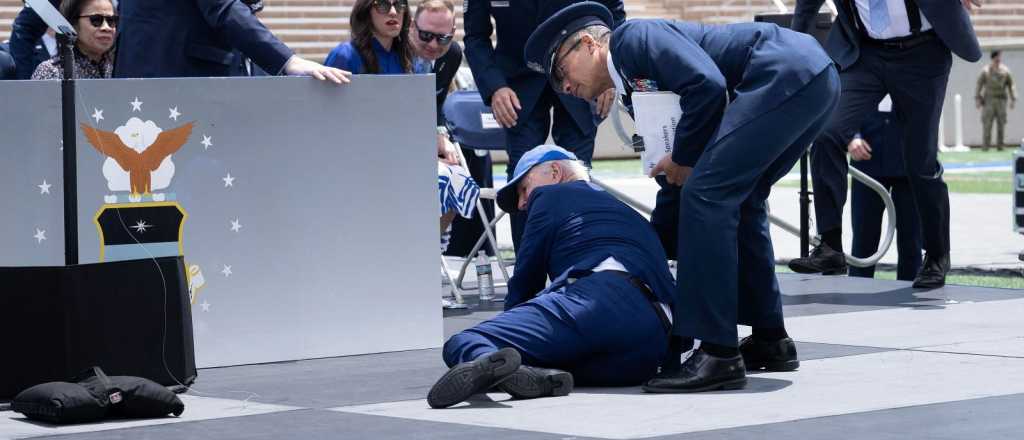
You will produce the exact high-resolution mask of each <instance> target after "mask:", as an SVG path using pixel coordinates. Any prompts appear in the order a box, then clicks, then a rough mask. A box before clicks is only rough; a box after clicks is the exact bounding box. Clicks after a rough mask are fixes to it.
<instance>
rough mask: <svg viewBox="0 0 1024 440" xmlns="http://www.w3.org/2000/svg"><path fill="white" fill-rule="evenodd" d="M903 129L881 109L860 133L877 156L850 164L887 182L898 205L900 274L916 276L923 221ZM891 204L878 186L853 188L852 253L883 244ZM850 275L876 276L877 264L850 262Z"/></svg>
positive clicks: (908, 277)
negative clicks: (884, 222) (884, 220)
mask: <svg viewBox="0 0 1024 440" xmlns="http://www.w3.org/2000/svg"><path fill="white" fill-rule="evenodd" d="M901 134H902V129H901V128H900V126H899V124H898V123H897V122H896V116H895V115H894V114H893V113H890V112H875V113H874V114H872V115H871V116H869V117H868V118H867V120H865V121H864V125H863V126H862V127H861V131H860V135H861V137H862V138H863V139H864V140H865V141H867V143H868V144H869V145H870V146H871V159H868V160H863V161H852V162H850V165H851V166H853V167H854V168H857V169H859V170H861V171H862V172H864V174H867V175H868V176H871V178H873V179H875V180H877V181H878V182H879V183H881V184H882V185H883V186H885V188H886V189H887V190H889V193H890V195H891V196H892V201H893V205H895V207H896V249H897V251H898V253H899V260H898V262H897V265H896V278H897V279H900V280H905V281H910V280H913V279H914V277H915V276H916V275H917V271H918V270H919V269H920V268H921V225H920V221H919V220H918V218H917V206H916V205H914V197H913V195H912V194H911V191H910V183H909V182H908V179H907V175H906V172H905V171H904V169H903V151H902V148H900V143H899V142H900V136H901ZM883 212H885V204H884V203H882V198H881V197H879V196H878V194H877V193H875V191H874V190H872V189H871V188H868V187H867V186H866V185H864V184H863V183H860V182H858V181H854V182H853V186H852V187H851V188H850V215H851V216H852V220H853V222H852V223H853V247H852V249H851V250H850V253H851V254H852V255H853V256H855V257H860V258H865V257H869V256H871V255H873V254H874V253H875V251H877V250H878V241H879V240H880V239H881V236H882V213H883ZM850 276H855V277H867V278H871V277H873V276H875V267H874V266H872V267H853V266H850Z"/></svg>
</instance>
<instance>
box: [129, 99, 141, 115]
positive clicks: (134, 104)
mask: <svg viewBox="0 0 1024 440" xmlns="http://www.w3.org/2000/svg"><path fill="white" fill-rule="evenodd" d="M129 104H131V105H132V111H133V112H141V111H142V101H139V97H138V96H136V97H135V100H134V101H132V102H129Z"/></svg>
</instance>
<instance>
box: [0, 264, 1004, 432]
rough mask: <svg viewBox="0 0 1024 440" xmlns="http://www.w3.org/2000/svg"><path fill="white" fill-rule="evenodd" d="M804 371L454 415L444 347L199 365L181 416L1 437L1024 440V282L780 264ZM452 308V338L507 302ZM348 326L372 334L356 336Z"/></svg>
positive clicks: (501, 402)
mask: <svg viewBox="0 0 1024 440" xmlns="http://www.w3.org/2000/svg"><path fill="white" fill-rule="evenodd" d="M780 280H781V282H782V288H783V292H784V293H785V298H784V303H785V311H786V315H787V326H788V328H789V332H790V334H791V335H793V337H794V339H796V340H797V341H798V350H799V352H800V356H801V360H802V366H801V369H800V370H798V371H796V372H791V373H762V374H754V375H752V376H751V380H750V383H749V386H748V388H747V389H745V390H741V391H731V392H716V393H704V394H694V395H646V394H643V393H642V392H641V391H640V390H639V388H617V389H593V388H591V389H588V388H580V389H577V390H576V391H575V392H574V393H573V394H572V395H570V396H567V397H561V398H549V399H537V400H532V401H512V400H509V397H508V396H507V395H504V394H501V393H495V394H489V395H487V396H480V397H479V398H478V399H476V400H473V401H471V402H469V403H467V404H462V405H460V406H457V407H454V408H452V409H448V410H431V409H429V408H427V405H426V403H425V401H424V400H423V399H424V396H425V395H426V392H427V390H428V389H429V387H430V386H431V385H432V384H433V382H434V380H435V379H436V378H437V377H439V376H440V375H441V374H442V373H443V372H444V371H445V368H444V366H443V364H442V362H441V359H440V353H439V350H436V349H435V350H420V351H409V352H400V353H383V354H375V355H364V356H351V357H342V358H330V359H316V360H306V361H298V362H286V363H275V364H264V365H247V366H238V367H227V368H213V369H204V370H200V373H199V380H198V381H197V382H196V384H195V387H194V389H193V391H192V392H190V393H188V395H185V396H183V399H184V400H185V402H186V411H185V414H183V415H182V417H181V418H167V419H160V420H147V421H115V422H107V423H101V424H91V425H79V426H71V427H53V426H48V425H42V424H35V423H29V422H27V421H25V419H24V418H22V417H20V415H18V414H14V413H11V412H10V411H4V412H0V438H27V437H53V436H59V437H60V438H67V439H161V440H162V439H168V440H170V439H279V438H287V439H337V438H358V439H379V438H402V439H404V438H424V439H434V438H437V439H442V438H443V439H462V438H467V439H468V438H473V439H479V438H493V439H517V438H529V439H570V438H571V439H582V438H612V439H622V438H673V439H676V438H678V439H696V438H700V439H746V438H757V439H761V438H794V439H815V438H829V439H834V438H842V439H872V440H877V439H886V438H913V439H925V438H929V439H932V438H934V439H1002V438H1005V439H1020V438H1022V436H1024V434H1022V433H1024V418H1021V417H1020V415H1021V414H1024V381H1021V380H1020V378H1021V376H1022V375H1024V319H1022V316H1024V291H1019V290H1002V289H984V288H973V287H960V286H947V287H946V288H944V289H938V290H932V291H917V290H914V289H911V288H910V287H909V284H908V283H904V282H898V281H877V280H867V279H857V278H847V277H817V276H802V275H793V274H783V275H780ZM468 299H469V301H470V303H472V304H473V305H474V307H473V308H471V309H470V310H465V311H446V312H445V319H444V325H445V333H446V334H448V335H450V334H452V333H454V332H456V331H458V330H460V329H463V328H466V327H469V326H472V325H473V324H475V323H477V322H479V321H481V320H485V319H487V318H489V317H491V316H493V315H494V314H496V313H497V310H498V309H499V308H500V304H490V305H487V306H484V307H478V306H477V304H476V302H475V297H469V298H468ZM350 337H358V335H352V336H350Z"/></svg>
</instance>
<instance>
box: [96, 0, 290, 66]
mask: <svg viewBox="0 0 1024 440" xmlns="http://www.w3.org/2000/svg"><path fill="white" fill-rule="evenodd" d="M119 9H120V15H121V25H120V28H119V29H118V33H119V36H118V38H117V58H116V61H115V65H114V76H115V77H118V78H159V77H193V76H199V77H211V76H232V75H233V74H237V72H238V66H239V64H240V62H241V61H240V60H239V59H238V54H237V53H236V51H235V49H237V50H238V51H240V52H241V53H243V54H245V56H247V57H249V58H251V59H252V61H253V63H255V64H256V65H258V66H259V67H260V68H262V69H263V70H265V71H267V72H269V73H270V74H280V73H281V70H282V69H283V68H284V64H285V62H287V61H288V59H289V58H291V56H292V54H293V53H292V51H291V49H289V48H288V47H287V46H285V45H284V43H282V42H281V41H280V40H278V39H277V38H276V37H274V35H273V34H271V33H270V31H269V30H267V28H266V27H264V26H263V24H262V23H260V21H259V20H258V19H257V18H256V16H255V15H253V14H252V12H251V11H250V9H249V7H248V6H246V5H245V4H244V3H242V2H240V1H238V0H122V1H121V2H120V5H119Z"/></svg>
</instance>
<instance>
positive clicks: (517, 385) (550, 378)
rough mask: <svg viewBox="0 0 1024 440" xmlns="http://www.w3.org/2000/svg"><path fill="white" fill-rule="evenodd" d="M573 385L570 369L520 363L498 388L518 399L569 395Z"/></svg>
mask: <svg viewBox="0 0 1024 440" xmlns="http://www.w3.org/2000/svg"><path fill="white" fill-rule="evenodd" d="M572 386H573V381H572V373H569V372H568V371H562V370H556V369H553V368H537V367H530V366H527V365H520V366H519V368H518V369H516V371H515V373H512V374H511V375H510V376H509V377H508V379H505V380H504V381H503V382H501V385H498V388H501V390H502V391H504V392H506V393H509V394H510V395H512V397H515V398H516V399H536V398H538V397H549V396H568V395H569V392H571V391H572Z"/></svg>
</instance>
